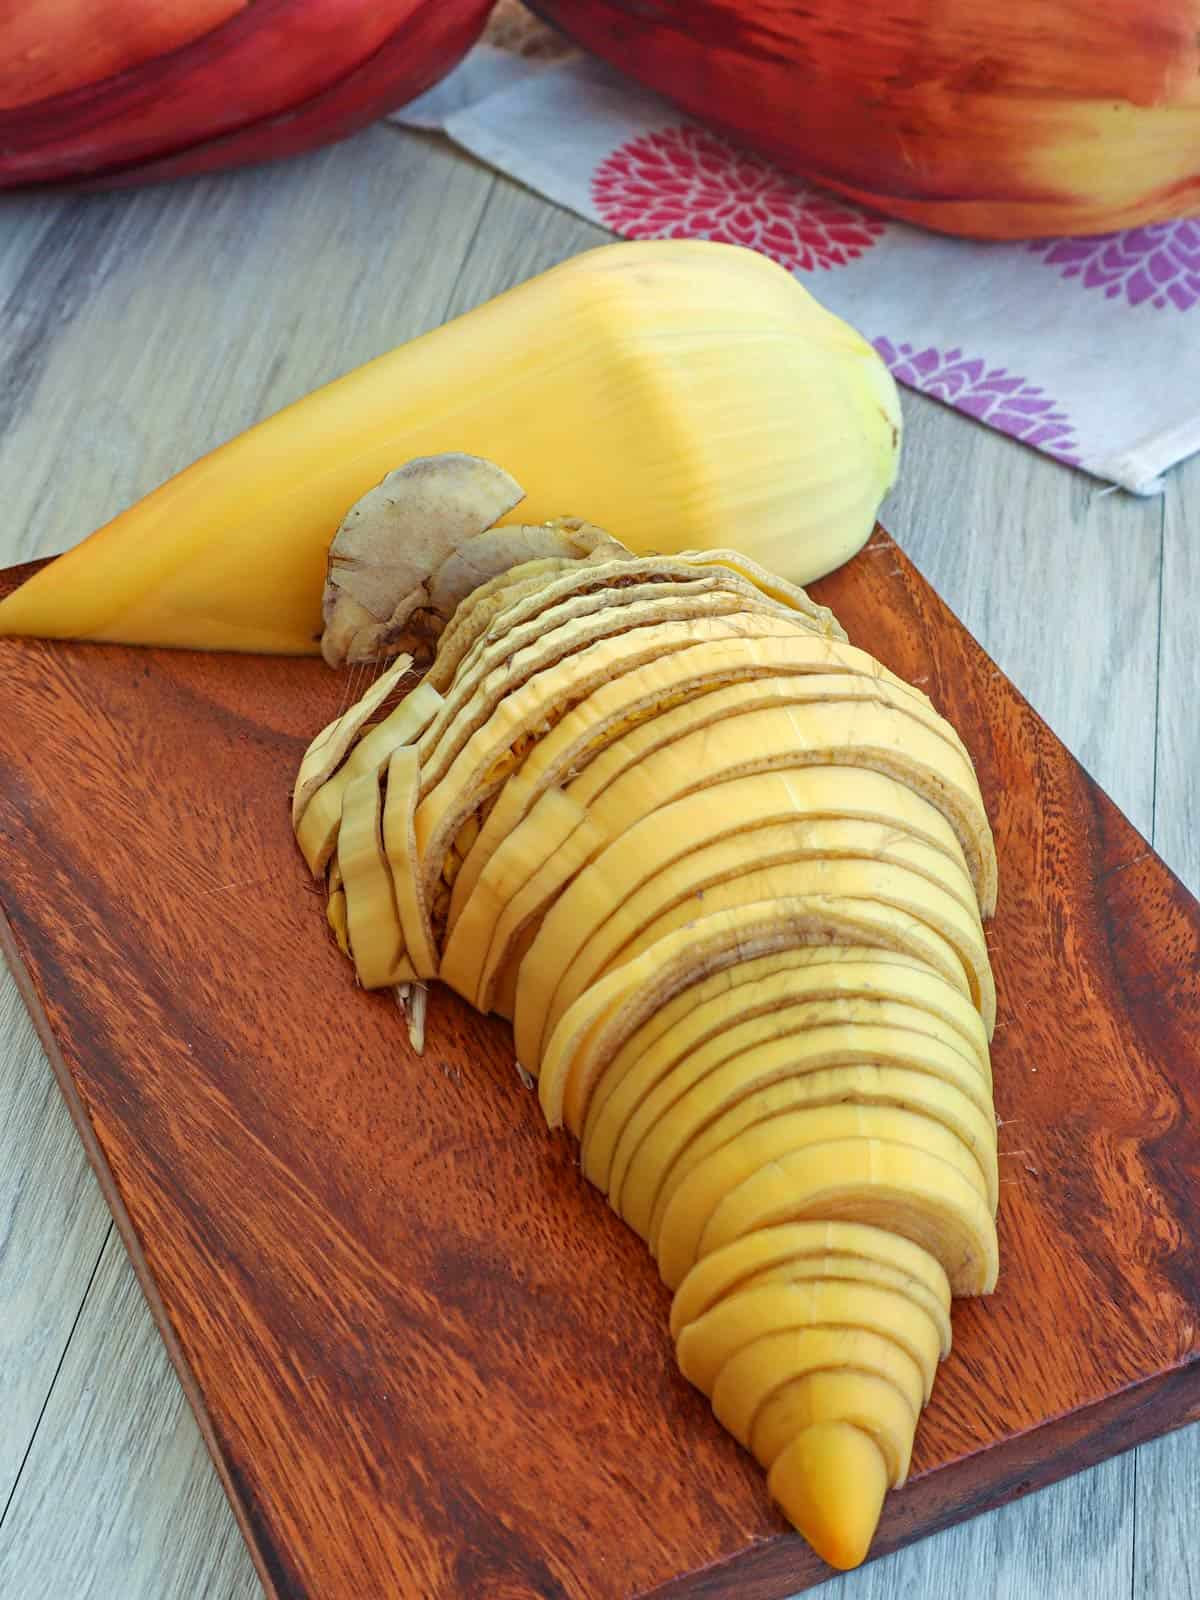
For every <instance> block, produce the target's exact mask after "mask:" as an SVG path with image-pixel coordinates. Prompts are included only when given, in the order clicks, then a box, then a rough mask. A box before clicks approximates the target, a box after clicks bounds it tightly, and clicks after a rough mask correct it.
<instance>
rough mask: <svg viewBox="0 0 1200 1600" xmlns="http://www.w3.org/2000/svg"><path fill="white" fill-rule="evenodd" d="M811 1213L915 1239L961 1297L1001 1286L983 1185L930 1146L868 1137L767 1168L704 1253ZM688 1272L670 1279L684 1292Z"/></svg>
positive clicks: (745, 1186)
mask: <svg viewBox="0 0 1200 1600" xmlns="http://www.w3.org/2000/svg"><path fill="white" fill-rule="evenodd" d="M676 1203H678V1196H677V1197H676ZM809 1218H812V1219H820V1220H831V1221H847V1222H867V1223H871V1224H873V1225H874V1226H876V1227H881V1228H887V1229H890V1230H891V1231H892V1232H894V1233H898V1234H900V1235H902V1236H903V1237H904V1238H906V1239H911V1240H912V1241H913V1243H914V1244H918V1245H920V1246H921V1247H922V1248H923V1249H925V1250H927V1251H928V1252H929V1254H930V1255H932V1256H934V1257H935V1258H936V1259H937V1260H938V1261H939V1262H940V1263H941V1266H942V1269H943V1270H944V1272H945V1273H946V1276H947V1278H948V1279H949V1280H950V1288H951V1291H952V1292H953V1293H954V1294H962V1295H974V1294H990V1293H991V1292H992V1290H993V1289H994V1288H995V1286H996V1277H997V1274H998V1272H999V1251H998V1245H997V1240H996V1224H995V1221H994V1220H993V1218H992V1215H991V1212H990V1210H989V1209H988V1205H987V1201H986V1200H985V1198H984V1197H983V1195H982V1194H981V1193H980V1192H979V1190H978V1188H977V1187H976V1186H975V1185H974V1184H972V1183H970V1182H969V1181H968V1180H967V1179H966V1178H964V1177H963V1175H962V1174H961V1173H960V1172H958V1171H956V1170H955V1169H954V1168H953V1167H952V1166H950V1165H948V1164H947V1163H946V1162H944V1161H942V1160H941V1159H940V1158H939V1157H937V1156H934V1155H932V1154H930V1153H929V1152H928V1151H925V1150H914V1149H913V1148H912V1147H910V1146H907V1145H896V1144H885V1143H883V1142H882V1141H865V1140H862V1139H841V1140H836V1141H834V1142H832V1143H830V1144H826V1145H810V1146H808V1147H807V1148H803V1149H800V1150H796V1151H794V1152H792V1153H791V1154H788V1155H784V1156H781V1157H779V1158H778V1159H777V1160H774V1161H771V1162H769V1163H767V1164H766V1165H765V1166H763V1167H761V1168H760V1169H759V1170H758V1171H757V1172H755V1173H753V1174H752V1175H751V1176H750V1177H749V1178H747V1179H746V1180H745V1181H744V1182H743V1183H741V1184H740V1185H738V1187H737V1188H735V1189H733V1190H731V1191H730V1192H729V1193H728V1194H727V1195H726V1196H725V1198H724V1199H723V1200H722V1201H721V1202H720V1204H719V1205H718V1206H717V1208H716V1210H715V1211H714V1212H713V1213H712V1216H711V1217H710V1218H709V1220H708V1222H707V1224H706V1225H705V1228H704V1232H703V1234H702V1235H701V1237H700V1243H699V1258H698V1259H701V1260H703V1258H704V1257H705V1256H707V1255H709V1254H712V1253H713V1252H715V1251H717V1250H720V1249H721V1248H722V1247H723V1246H725V1245H728V1244H731V1243H732V1242H733V1241H734V1240H735V1239H741V1238H743V1237H744V1236H745V1235H747V1234H750V1233H754V1232H757V1231H758V1230H759V1229H760V1228H775V1227H777V1226H778V1225H779V1224H781V1223H790V1222H802V1221H805V1220H807V1219H809ZM660 1267H661V1263H660ZM682 1276H683V1274H682V1272H681V1273H680V1276H679V1278H677V1279H676V1280H675V1283H671V1282H670V1280H669V1279H667V1280H666V1281H667V1282H668V1284H669V1286H670V1287H672V1288H674V1287H676V1285H677V1284H678V1282H680V1281H681V1279H682ZM665 1277H666V1275H665V1273H664V1278H665Z"/></svg>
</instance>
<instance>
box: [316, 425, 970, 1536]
mask: <svg viewBox="0 0 1200 1600" xmlns="http://www.w3.org/2000/svg"><path fill="white" fill-rule="evenodd" d="M471 459H472V458H463V457H453V458H433V460H432V461H431V462H425V463H421V464H410V468H407V469H402V471H408V472H410V473H411V470H412V466H413V465H420V466H421V467H422V469H423V470H422V472H421V473H418V474H416V475H415V477H416V481H418V482H419V483H420V486H421V492H422V494H423V495H424V496H425V499H426V503H427V501H428V495H429V489H430V481H431V475H432V481H433V482H434V483H435V484H436V481H437V471H438V467H437V464H438V462H439V461H443V460H446V461H449V462H451V463H452V464H453V468H452V470H453V472H454V473H457V474H458V478H457V479H456V480H455V481H456V482H459V483H460V484H461V479H462V474H463V473H464V471H465V472H466V473H467V475H468V477H469V475H470V471H471V470H472V469H471V468H470V467H469V466H468V467H466V468H464V466H463V463H464V462H466V463H470V461H471ZM477 466H478V468H479V469H480V472H481V479H480V481H481V482H483V483H484V486H485V489H486V481H487V473H488V472H490V473H492V474H497V471H498V469H495V468H492V467H491V466H490V464H489V463H477ZM483 469H486V471H484V470H483ZM447 471H448V472H449V471H451V468H447ZM398 478H399V475H398V474H393V475H392V480H389V482H390V483H391V482H393V480H397V479H398ZM492 481H493V483H494V485H495V490H496V492H495V495H494V496H493V497H492V498H491V499H489V496H488V494H487V493H486V492H482V493H475V494H474V499H473V500H472V507H473V511H472V514H473V515H474V516H475V517H476V519H479V518H484V519H486V520H484V521H482V524H481V525H480V526H478V527H473V526H468V527H467V529H466V532H465V534H464V530H463V527H462V526H461V523H460V524H456V526H455V529H454V532H453V537H452V539H451V540H450V544H449V547H445V541H443V545H442V546H439V548H438V551H437V552H435V554H436V556H437V564H436V565H433V564H430V565H428V566H427V568H426V570H425V572H424V573H423V574H422V575H421V580H420V594H419V596H418V601H417V604H416V605H408V606H407V609H405V603H402V601H401V599H400V598H398V597H397V595H396V594H394V593H391V592H389V593H388V594H386V595H384V596H383V597H382V598H381V599H380V598H377V600H376V602H375V604H374V606H373V609H371V611H370V613H369V615H364V614H362V607H361V605H360V603H359V602H358V601H357V600H356V601H355V602H354V606H357V607H358V608H359V609H358V610H355V609H354V607H353V606H352V607H351V610H350V621H349V624H347V623H346V621H345V616H344V614H343V615H340V616H339V615H338V605H339V603H340V601H339V596H338V595H336V594H335V595H334V598H333V601H332V602H331V603H330V604H328V605H327V612H326V614H327V617H329V616H330V614H331V612H332V613H333V614H334V625H331V628H330V630H329V634H327V637H329V636H330V635H333V634H336V638H335V640H334V645H333V651H332V658H334V659H345V658H346V656H347V654H349V655H350V656H351V658H353V655H352V652H348V651H347V650H346V648H345V641H346V639H347V638H352V637H353V635H354V633H355V630H356V629H358V630H361V629H363V628H365V630H366V633H365V637H366V638H367V640H368V642H369V643H370V645H371V647H372V648H378V646H379V643H380V639H381V629H382V630H383V633H385V634H386V635H387V642H388V644H389V645H390V646H392V647H394V646H395V645H396V643H397V642H398V641H400V640H401V635H402V633H403V628H405V627H407V628H409V629H411V628H412V626H413V623H414V619H417V618H419V619H420V625H421V630H423V632H422V633H421V637H420V639H418V640H417V645H418V646H419V645H420V644H421V643H423V644H424V646H425V647H426V648H427V650H429V651H431V652H432V661H431V663H430V665H429V667H428V670H427V671H426V672H425V674H424V677H423V678H422V679H421V681H420V682H418V683H417V684H416V686H415V687H413V688H411V689H410V690H409V692H407V693H404V694H402V693H401V690H402V689H403V688H404V687H405V685H406V684H409V683H411V682H412V679H413V670H412V669H413V663H412V657H411V656H409V655H402V656H400V657H399V658H398V659H397V660H395V661H394V662H393V663H392V665H391V666H390V667H389V669H388V670H387V671H386V672H384V673H383V674H382V675H381V676H380V677H378V678H377V679H376V681H375V682H374V683H373V684H372V687H371V688H370V690H369V691H368V692H367V694H366V695H364V696H363V698H362V699H361V700H360V701H359V702H358V703H357V705H355V706H353V707H352V708H351V709H350V710H349V711H347V712H345V713H344V714H343V715H342V716H341V717H339V718H338V719H337V720H336V721H335V722H333V723H331V724H330V725H329V727H327V728H325V729H324V730H323V731H322V732H321V734H319V735H318V737H317V739H316V740H315V741H314V743H313V745H312V746H311V747H310V749H309V751H308V752H307V753H306V755H305V757H304V761H303V763H302V765H301V769H300V773H299V776H298V779H297V782H296V787H295V791H294V796H293V821H294V825H295V829H296V836H297V839H298V841H299V844H300V848H301V850H302V852H303V854H304V857H305V860H306V861H307V862H308V865H309V867H310V868H311V870H312V871H313V873H314V874H315V875H318V876H327V881H328V888H329V900H328V916H329V922H330V925H331V927H332V929H333V932H334V934H335V936H336V937H337V940H338V942H339V944H340V945H341V947H342V949H343V950H344V951H345V952H346V954H347V955H348V956H349V957H350V958H351V959H352V960H353V962H354V965H355V968H356V970H357V974H358V978H359V980H360V982H361V983H362V984H363V985H364V986H365V987H368V988H380V987H389V986H397V987H400V988H401V992H402V993H404V994H407V995H409V996H411V997H413V998H414V999H415V998H416V997H417V996H422V997H423V993H424V990H423V985H424V984H425V983H426V982H427V981H428V980H431V979H433V978H441V979H442V980H443V981H444V982H446V983H448V984H449V985H451V987H453V988H454V989H456V990H457V991H458V992H459V994H461V995H462V996H464V997H465V998H466V999H467V1000H468V1001H470V1003H471V1004H472V1005H474V1006H476V1007H478V1008H479V1009H480V1010H482V1011H493V1012H498V1013H500V1014H501V1015H503V1016H505V1017H508V1018H510V1019H511V1021H512V1024H513V1031H514V1035H515V1042H516V1054H517V1060H518V1062H519V1063H520V1066H521V1068H522V1069H523V1070H524V1072H525V1073H527V1074H528V1075H530V1076H531V1077H532V1078H534V1079H536V1081H537V1092H538V1097H539V1099H540V1102H541V1105H542V1109H543V1111H544V1113H545V1116H546V1120H547V1122H548V1124H549V1125H550V1127H552V1128H558V1127H560V1126H562V1125H564V1124H565V1125H566V1127H567V1128H569V1129H570V1131H571V1133H572V1134H574V1135H575V1137H576V1138H577V1139H578V1140H579V1142H580V1146H581V1153H582V1164H583V1169H584V1172H585V1173H586V1175H587V1177H588V1178H589V1179H590V1180H591V1182H592V1183H593V1184H595V1185H596V1186H597V1187H598V1188H599V1189H600V1190H602V1191H603V1193H605V1194H606V1195H607V1196H608V1200H609V1203H610V1205H611V1206H612V1207H613V1209H614V1210H616V1211H617V1212H618V1213H619V1214H620V1215H621V1216H622V1217H623V1218H624V1219H625V1221H626V1222H627V1223H628V1224H629V1225H630V1227H632V1228H634V1229H635V1230H636V1232H637V1233H638V1234H639V1235H640V1236H641V1237H642V1238H643V1239H644V1240H645V1241H646V1243H647V1245H648V1246H649V1248H650V1250H651V1251H652V1252H653V1255H654V1258H655V1260H656V1261H657V1263H658V1267H659V1270H660V1272H661V1274H662V1277H663V1279H664V1281H665V1282H666V1283H667V1284H668V1285H669V1286H670V1287H671V1289H673V1290H674V1291H675V1299H674V1304H673V1308H672V1314H671V1332H672V1335H673V1337H674V1340H675V1346H676V1352H677V1356H678V1360H679V1364H680V1367H681V1369H682V1371H683V1372H684V1373H685V1375H686V1376H687V1377H688V1378H689V1379H690V1380H691V1382H693V1383H695V1384H696V1385H697V1386H698V1387H699V1388H701V1389H702V1390H703V1391H704V1393H705V1394H706V1395H708V1396H709V1397H710V1398H711V1401H712V1405H713V1410H714V1412H715V1413H716V1415H717V1417H718V1418H719V1419H720V1421H721V1422H722V1423H723V1424H724V1425H725V1427H727V1428H728V1429H729V1431H730V1432H731V1433H732V1434H733V1435H734V1436H735V1437H736V1438H737V1439H738V1440H739V1441H740V1442H741V1443H742V1444H743V1445H744V1446H745V1447H746V1448H747V1449H748V1450H750V1451H752V1452H753V1454H754V1455H755V1456H756V1457H757V1459H758V1460H759V1461H760V1462H761V1464H762V1466H763V1467H764V1468H765V1469H766V1471H767V1474H768V1477H767V1482H768V1486H769V1488H770V1491H771V1493H772V1495H773V1496H774V1497H775V1499H776V1500H777V1501H778V1503H779V1504H780V1506H781V1507H782V1508H783V1510H784V1511H785V1513H786V1514H787V1515H788V1517H789V1518H790V1519H791V1520H792V1522H793V1523H794V1524H795V1526H796V1527H797V1528H798V1529H799V1530H800V1531H801V1532H802V1533H803V1534H804V1535H805V1537H806V1538H807V1539H808V1540H809V1542H810V1543H811V1544H812V1545H813V1546H814V1548H815V1549H816V1550H817V1551H818V1552H819V1553H820V1554H821V1555H822V1556H824V1557H825V1558H826V1559H827V1560H828V1561H829V1562H831V1563H832V1564H833V1565H835V1566H840V1567H848V1566H853V1565H856V1564H857V1563H858V1562H860V1561H861V1560H862V1559H863V1557H864V1555H865V1554H866V1551H867V1548H868V1546H869V1544H870V1541H871V1538H872V1535H873V1533H874V1530H875V1526H876V1523H877V1521H878V1518H879V1513H880V1509H881V1506H882V1502H883V1498H884V1495H885V1493H886V1490H887V1489H888V1487H890V1486H898V1485H900V1484H902V1483H903V1482H904V1480H905V1477H906V1475H907V1473H908V1467H909V1459H910V1455H911V1451H912V1443H913V1435H914V1431H915V1429H916V1425H917V1419H918V1417H919V1415H920V1411H921V1408H922V1406H923V1405H924V1403H925V1402H926V1400H927V1399H928V1398H929V1393H930V1389H931V1387H932V1384H933V1380H934V1375H935V1372H936V1368H937V1364H938V1361H939V1359H940V1358H941V1357H942V1356H944V1355H945V1354H946V1353H947V1352H948V1350H949V1348H950V1318H949V1307H950V1298H951V1295H953V1294H959V1295H974V1294H986V1293H988V1292H989V1291H990V1290H991V1289H992V1288H993V1286H994V1284H995V1281H996V1273H997V1264H998V1263H997V1242H996V1229H995V1221H994V1218H995V1211H996V1202H997V1183H998V1180H997V1161H996V1127H995V1116H994V1112H993V1106H992V1086H991V1070H990V1064H989V1055H988V1040H989V1038H990V1035H991V1031H992V1027H993V1024H994V1021H995V1006H996V997H995V988H994V985H993V982H992V974H991V969H990V966H989V961H988V951H987V945H986V943H985V939H984V932H983V926H982V921H981V918H982V917H984V916H987V915H990V913H991V912H992V911H993V909H994V906H995V900H996V858H995V851H994V847H993V842H992V836H991V831H990V828H989V826H988V820H987V816H986V813H985V810H984V806H983V801H982V798H981V796H980V791H979V786H978V783H977V781H976V777H975V772H974V769H973V766H972V763H971V759H970V756H969V755H968V753H967V751H966V749H965V748H964V746H963V744H962V741H961V740H960V739H959V737H958V735H957V734H956V733H955V732H954V729H953V728H952V727H951V726H950V725H949V724H948V723H947V722H946V721H945V719H944V718H942V717H941V716H939V715H938V713H937V712H936V711H935V710H934V708H933V706H932V705H931V703H930V702H929V700H928V699H927V698H926V697H925V696H924V695H922V694H921V693H920V692H919V691H918V690H916V689H915V688H913V687H912V686H911V685H909V684H906V683H905V682H903V681H902V680H901V679H899V678H897V677H896V676H895V675H894V674H892V673H891V672H889V671H888V670H887V669H886V668H885V667H883V666H882V665H880V663H879V662H877V661H875V660H874V659H873V658H872V657H871V656H870V655H868V654H867V653H866V652H865V651H863V650H861V649H858V648H856V647H855V646H853V645H851V644H850V643H848V642H847V640H846V638H845V635H844V633H843V631H842V629H841V628H840V626H839V625H838V623H837V621H836V619H835V618H834V617H833V616H832V614H831V613H830V612H829V611H828V610H826V609H825V608H823V607H821V606H818V605H816V604H814V603H813V602H812V601H811V600H810V599H809V598H808V596H807V595H806V594H805V593H804V592H803V591H802V590H800V589H796V588H793V587H792V586H791V585H789V584H787V583H784V582H782V581H781V580H779V579H777V578H775V577H773V576H772V575H770V574H768V573H767V572H765V571H763V570H761V569H760V568H759V567H757V566H756V565H755V564H754V563H753V562H752V561H749V560H747V559H746V558H745V557H743V556H740V555H738V554H736V553H734V552H733V551H730V550H716V551H704V552H695V553H684V554H682V555H676V556H672V557H670V558H659V557H646V558H636V559H635V558H634V557H632V556H631V555H630V554H629V553H628V551H626V550H625V549H623V547H621V546H620V545H619V544H617V543H616V541H614V540H613V539H611V538H610V537H609V536H607V535H606V534H603V533H602V532H601V531H600V530H598V529H593V528H590V527H589V526H588V525H587V524H584V523H579V522H575V521H571V520H564V521H563V522H561V523H557V524H548V525H545V526H541V527H539V528H536V529H520V528H493V527H491V525H490V524H491V522H492V521H493V520H494V517H495V516H498V515H503V514H505V512H506V511H507V510H509V509H511V505H512V504H513V503H514V501H513V498H512V490H513V488H514V487H515V486H513V485H512V480H511V479H508V478H507V475H504V474H498V476H496V477H495V478H494V479H493V480H492ZM394 488H395V484H394V483H393V489H394ZM478 488H479V484H478V483H476V484H475V486H474V489H475V490H478ZM375 493H376V495H378V494H379V491H375ZM473 493H474V490H473ZM516 493H517V497H518V498H519V493H520V491H519V490H517V491H516ZM393 498H394V495H393ZM502 502H503V510H500V511H495V510H494V506H496V505H500V504H501V503H502ZM392 512H393V513H394V506H393V508H392ZM390 514H392V513H390ZM348 520H349V519H348ZM355 527H356V537H358V538H359V541H360V545H361V543H362V538H361V519H360V522H359V523H358V524H356V525H355ZM367 542H368V544H369V541H367ZM336 555H337V541H335V546H334V551H333V557H332V558H331V583H333V582H334V574H335V566H336ZM376 556H378V552H376ZM404 581H405V582H406V583H409V584H410V592H411V574H409V575H408V576H406V577H405V580H404ZM393 602H395V603H393ZM344 610H345V608H344V607H343V613H344ZM401 612H403V617H402V618H401V622H400V623H396V622H394V620H392V619H394V618H395V617H396V616H397V615H399V614H400V613H401ZM385 613H386V615H385ZM402 624H403V626H402ZM338 640H340V641H341V642H340V643H339V642H338ZM408 642H412V640H411V639H410V640H409V641H408ZM327 653H329V652H328V651H327Z"/></svg>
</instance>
